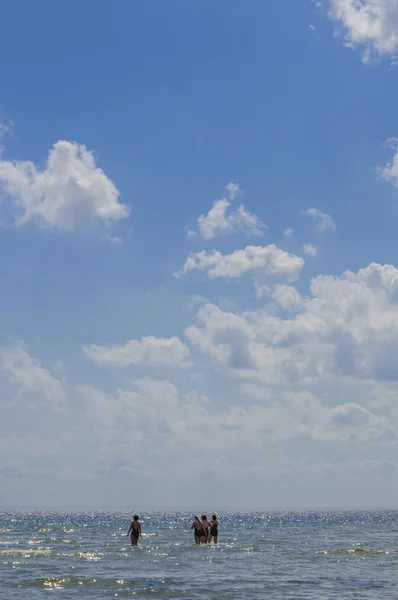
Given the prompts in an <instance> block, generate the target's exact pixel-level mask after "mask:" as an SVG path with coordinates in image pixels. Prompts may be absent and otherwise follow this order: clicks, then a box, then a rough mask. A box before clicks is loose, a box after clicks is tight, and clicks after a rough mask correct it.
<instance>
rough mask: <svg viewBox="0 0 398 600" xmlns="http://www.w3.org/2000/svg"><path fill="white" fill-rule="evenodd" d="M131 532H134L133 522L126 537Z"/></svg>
mask: <svg viewBox="0 0 398 600" xmlns="http://www.w3.org/2000/svg"><path fill="white" fill-rule="evenodd" d="M130 531H133V521H131V523H130V529H129V530H128V532H127V534H126V535H129V533H130Z"/></svg>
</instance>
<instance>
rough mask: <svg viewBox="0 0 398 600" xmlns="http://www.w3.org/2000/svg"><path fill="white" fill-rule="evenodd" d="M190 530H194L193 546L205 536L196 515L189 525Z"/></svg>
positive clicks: (201, 524) (204, 531)
mask: <svg viewBox="0 0 398 600" xmlns="http://www.w3.org/2000/svg"><path fill="white" fill-rule="evenodd" d="M191 529H193V530H194V532H193V533H194V536H195V544H200V542H201V539H202V538H204V537H205V536H206V530H205V528H204V527H203V523H202V521H201V520H200V519H199V517H198V515H195V519H194V522H193V523H192V525H191Z"/></svg>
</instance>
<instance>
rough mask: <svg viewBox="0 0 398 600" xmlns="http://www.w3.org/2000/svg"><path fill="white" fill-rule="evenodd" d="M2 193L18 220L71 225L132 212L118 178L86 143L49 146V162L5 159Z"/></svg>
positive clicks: (107, 220) (56, 226)
mask: <svg viewBox="0 0 398 600" xmlns="http://www.w3.org/2000/svg"><path fill="white" fill-rule="evenodd" d="M0 192H1V195H2V197H3V200H8V201H9V202H10V204H11V206H12V210H13V213H14V220H15V223H16V224H17V225H23V224H25V223H28V222H30V221H32V222H35V223H37V224H38V225H39V226H42V227H47V228H53V229H60V230H68V229H69V230H70V229H75V228H78V227H81V226H88V225H92V224H93V223H97V222H103V223H110V222H112V221H118V220H120V219H123V218H125V217H127V216H128V210H127V208H126V206H125V205H124V204H121V203H120V202H119V192H118V190H117V188H116V186H115V185H114V183H113V182H112V181H111V179H109V177H107V176H106V175H105V173H104V172H103V171H102V169H100V168H98V167H97V166H96V164H95V160H94V156H93V154H92V152H90V151H89V150H87V148H86V147H85V146H83V145H79V144H76V143H71V142H67V141H59V142H57V143H56V144H54V146H53V148H52V149H51V150H50V152H49V155H48V159H47V166H46V168H45V169H44V170H40V169H38V168H37V167H36V166H35V165H34V164H33V163H32V162H24V161H14V162H10V161H3V160H1V161H0Z"/></svg>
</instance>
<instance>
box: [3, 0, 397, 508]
mask: <svg viewBox="0 0 398 600" xmlns="http://www.w3.org/2000/svg"><path fill="white" fill-rule="evenodd" d="M2 13H3V22H4V23H6V24H7V26H6V27H4V28H3V30H2V35H1V37H0V52H1V55H2V56H3V60H2V61H1V63H0V80H1V86H0V200H1V202H0V273H1V293H0V311H1V315H2V319H0V415H1V418H0V506H9V507H14V508H16V507H24V506H36V507H54V508H56V507H90V508H96V507H115V508H117V507H129V508H131V509H132V510H134V509H139V508H140V509H145V508H149V507H150V508H156V507H158V508H167V507H188V506H189V507H195V508H196V507H197V510H201V509H202V508H205V507H206V508H208V509H209V510H211V509H213V510H215V509H217V510H220V509H223V508H233V507H241V508H245V509H251V508H257V507H271V506H272V507H277V508H285V507H291V506H295V507H316V506H329V507H362V506H363V507H365V506H373V507H386V506H394V505H396V498H397V494H398V477H397V475H398V358H397V357H398V240H397V235H396V232H397V226H398V189H397V188H398V149H397V148H398V139H397V138H398V121H397V97H398V70H397V67H398V0H319V1H310V0H295V1H294V2H293V1H291V0H290V1H289V0H268V1H267V2H264V1H263V0H251V1H250V2H242V1H241V0H218V1H217V2H214V1H212V0H168V2H158V1H157V0H135V1H134V2H131V0H118V2H110V1H109V0H85V2H78V0H70V1H69V2H67V3H59V2H58V3H54V2H52V0H42V1H41V2H40V3H32V2H29V1H28V0H14V1H13V2H6V3H4V4H3V6H2ZM21 14H23V15H24V18H23V19H21V18H20V17H21Z"/></svg>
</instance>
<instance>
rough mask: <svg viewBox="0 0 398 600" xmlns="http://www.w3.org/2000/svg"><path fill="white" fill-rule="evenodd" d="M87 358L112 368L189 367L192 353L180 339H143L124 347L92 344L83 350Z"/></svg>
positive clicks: (131, 341) (151, 337)
mask: <svg viewBox="0 0 398 600" xmlns="http://www.w3.org/2000/svg"><path fill="white" fill-rule="evenodd" d="M83 350H84V353H85V355H86V356H87V358H90V359H91V360H93V361H94V362H96V363H98V364H100V365H104V366H109V367H110V366H112V367H127V366H129V365H144V366H162V365H165V366H179V367H188V366H190V363H189V356H190V352H189V349H188V348H187V346H186V345H185V344H184V343H183V342H181V340H180V339H179V338H178V337H171V338H156V337H154V336H148V337H143V338H142V339H141V340H130V341H129V342H127V343H126V344H123V345H122V346H98V345H95V344H92V345H90V346H84V348H83Z"/></svg>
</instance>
